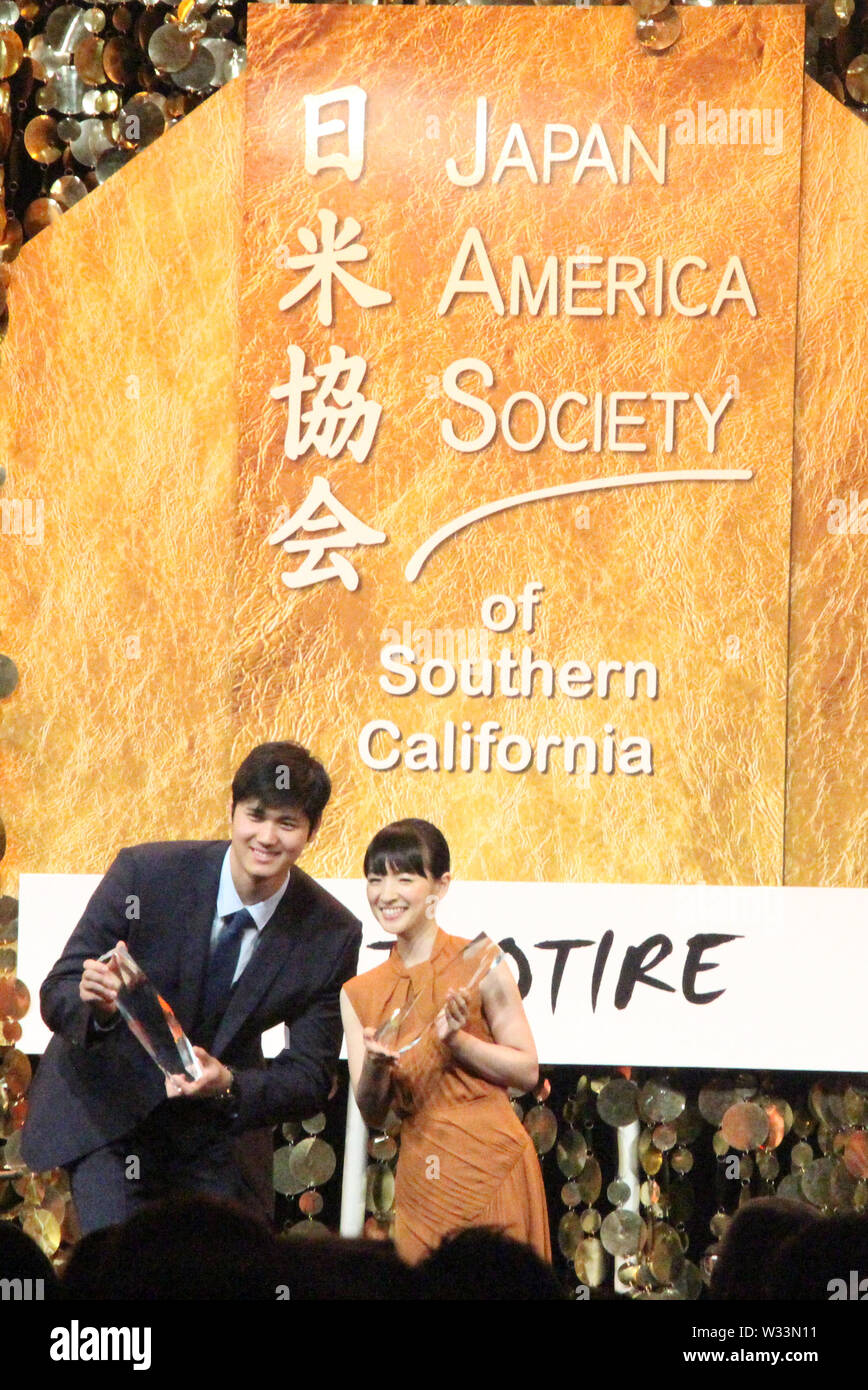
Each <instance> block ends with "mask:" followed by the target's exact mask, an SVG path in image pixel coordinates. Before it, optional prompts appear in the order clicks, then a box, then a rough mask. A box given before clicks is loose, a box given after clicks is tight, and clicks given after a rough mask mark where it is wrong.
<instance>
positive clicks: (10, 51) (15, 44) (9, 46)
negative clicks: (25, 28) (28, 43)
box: [0, 29, 24, 77]
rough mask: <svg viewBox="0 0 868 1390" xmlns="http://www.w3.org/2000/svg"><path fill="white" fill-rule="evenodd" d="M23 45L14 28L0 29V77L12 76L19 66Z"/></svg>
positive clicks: (22, 54) (22, 55)
mask: <svg viewBox="0 0 868 1390" xmlns="http://www.w3.org/2000/svg"><path fill="white" fill-rule="evenodd" d="M23 57H24V45H23V43H22V42H21V40H20V38H19V37H18V35H17V34H16V32H15V30H14V29H0V77H12V76H13V74H14V73H16V72H17V71H18V69H19V68H20V67H21V60H22V58H23Z"/></svg>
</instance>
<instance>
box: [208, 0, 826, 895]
mask: <svg viewBox="0 0 868 1390" xmlns="http://www.w3.org/2000/svg"><path fill="white" fill-rule="evenodd" d="M683 18H684V28H685V32H684V35H683V37H682V38H681V40H679V42H678V44H677V45H676V46H675V47H674V48H673V49H671V50H670V51H669V52H667V53H666V54H665V56H663V57H657V58H655V57H653V56H651V55H649V54H648V53H646V52H645V51H644V50H643V49H642V48H641V46H640V45H639V44H638V43H637V42H636V40H635V37H634V33H633V18H632V15H631V14H629V13H627V12H626V11H625V10H624V9H620V10H619V9H604V8H580V9H573V10H565V11H558V10H546V11H534V10H522V9H516V10H514V11H512V10H503V9H500V10H487V9H485V8H475V9H474V8H471V9H448V8H443V9H434V8H431V9H425V8H418V9H417V8H414V9H409V8H407V9H396V10H390V11H386V12H381V11H379V10H374V11H371V12H369V13H359V12H358V10H355V9H342V8H340V7H317V6H313V7H311V6H298V7H291V8H290V9H288V10H287V9H283V8H280V7H272V6H268V7H266V6H260V7H254V8H253V9H252V10H251V15H250V31H249V53H250V66H249V68H248V72H247V77H246V101H247V121H246V135H245V192H244V203H245V242H244V254H243V258H242V271H241V344H242V345H241V443H240V492H239V513H238V535H237V546H236V550H235V554H236V561H237V569H236V603H235V643H234V661H235V690H236V697H237V715H238V720H239V726H240V734H239V737H238V745H237V746H238V747H239V749H240V748H241V747H242V746H243V745H249V744H250V743H252V742H254V741H256V740H257V739H259V738H261V737H262V736H265V735H273V733H274V731H275V730H277V729H283V730H285V731H286V732H288V733H289V732H291V733H293V734H294V735H295V736H297V737H299V738H301V739H303V740H305V741H306V742H308V743H310V744H311V745H313V746H314V747H315V748H316V749H317V750H318V752H319V753H320V754H321V755H322V756H323V758H324V759H325V761H326V762H327V764H328V766H329V769H330V771H331V772H332V773H333V775H334V780H335V786H336V799H335V810H334V813H330V819H329V828H328V835H327V837H326V835H325V834H324V837H323V841H324V842H323V847H322V851H321V855H320V862H321V863H323V862H324V864H325V867H326V871H327V872H328V873H330V874H332V875H333V876H335V877H338V878H347V877H355V876H357V875H358V873H359V871H360V864H361V858H362V853H363V850H364V846H365V843H366V841H367V839H368V838H369V837H370V835H371V834H372V833H373V832H374V831H375V830H376V829H377V828H378V827H379V826H380V825H381V824H382V823H383V822H384V821H387V820H390V819H393V818H396V817H398V816H402V815H413V814H415V815H424V816H427V817H428V818H430V819H432V820H434V821H436V822H438V823H439V824H440V825H442V827H443V829H444V830H445V832H446V834H447V837H448V838H449V840H450V843H451V844H452V847H453V852H454V858H455V861H456V866H457V867H458V869H459V872H460V873H461V874H462V876H464V877H466V878H472V879H480V880H486V881H489V882H491V883H496V882H498V881H501V882H503V881H506V882H516V881H536V882H541V881H548V882H564V883H576V882H592V881H596V882H616V881H629V882H645V883H654V882H656V883H677V882H684V883H697V882H718V883H729V884H737V883H744V884H749V883H761V884H775V883H779V882H780V881H781V876H782V846H783V823H784V770H785V712H786V662H787V611H788V608H787V605H788V577H789V532H790V485H791V465H792V432H793V375H794V349H795V338H794V331H795V296H796V266H797V237H798V198H799V172H800V140H801V136H800V131H801V90H802V76H801V62H802V24H803V17H802V14H801V12H798V11H795V10H791V9H789V8H778V7H775V8H764V9H759V10H755V11H753V10H752V11H738V12H737V14H736V12H734V11H730V12H727V11H725V10H720V11H715V12H714V13H710V14H709V13H705V12H702V13H699V12H694V11H690V10H686V11H684V14H683ZM326 839H327V841H328V843H326Z"/></svg>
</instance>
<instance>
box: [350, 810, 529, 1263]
mask: <svg viewBox="0 0 868 1390" xmlns="http://www.w3.org/2000/svg"><path fill="white" fill-rule="evenodd" d="M449 868H450V862H449V846H448V845H447V843H446V840H445V839H444V837H443V835H442V834H441V832H440V831H439V830H438V829H437V828H436V826H433V825H431V824H430V823H429V822H428V821H423V820H403V821H397V822H396V823H395V824H393V825H387V826H386V827H385V829H383V830H381V831H379V832H378V834H377V835H375V837H374V839H373V840H372V841H371V843H370V845H369V846H368V850H367V853H366V855H365V876H366V878H367V884H368V902H369V903H370V905H371V909H372V911H373V913H374V916H375V917H376V919H377V921H378V922H379V923H380V925H381V926H382V927H383V928H384V929H385V930H386V931H387V932H389V934H390V935H392V936H394V937H395V938H396V940H395V944H394V946H393V947H392V950H391V953H390V955H389V957H388V959H387V960H386V961H384V963H383V964H382V965H380V966H377V967H376V968H375V969H374V970H369V971H367V972H366V973H365V974H364V975H357V976H356V977H355V979H353V980H349V981H348V982H347V984H346V985H345V986H344V988H343V990H342V991H341V1013H342V1017H343V1022H344V1029H345V1031H346V1036H347V1054H348V1057H349V1065H350V1079H351V1081H352V1086H353V1091H354V1094H355V1097H356V1101H357V1102H358V1106H359V1109H360V1111H361V1112H362V1116H363V1118H364V1119H365V1122H366V1123H367V1124H368V1125H370V1126H371V1127H372V1128H374V1129H380V1128H382V1126H383V1124H384V1122H385V1120H386V1116H387V1114H388V1112H389V1110H390V1109H391V1110H393V1111H394V1113H395V1114H396V1115H397V1116H398V1117H399V1118H400V1119H401V1121H402V1125H401V1152H400V1156H399V1159H398V1171H397V1177H396V1187H395V1212H396V1215H395V1244H396V1247H397V1250H398V1253H399V1254H400V1255H401V1256H402V1257H403V1258H404V1259H405V1260H408V1261H409V1262H410V1263H416V1262H417V1261H419V1260H421V1259H424V1257H425V1256H426V1255H428V1254H430V1252H431V1251H432V1250H434V1249H436V1247H437V1246H438V1245H439V1243H440V1241H441V1240H442V1238H443V1237H444V1236H445V1235H447V1234H448V1233H449V1232H451V1231H454V1230H458V1229H460V1228H462V1227H466V1226H493V1227H497V1228H499V1229H500V1230H501V1231H503V1232H504V1234H506V1235H508V1236H512V1237H513V1238H514V1239H515V1240H520V1241H523V1242H524V1243H525V1244H527V1245H531V1246H533V1248H534V1249H535V1250H536V1252H537V1253H538V1254H539V1255H540V1256H542V1258H543V1259H546V1260H550V1259H551V1246H550V1242H549V1227H548V1215H547V1211H546V1202H545V1192H544V1189H543V1183H542V1175H541V1173H540V1167H539V1160H538V1159H537V1156H536V1152H535V1150H534V1147H533V1144H532V1143H531V1140H530V1137H529V1135H528V1134H527V1132H526V1130H525V1129H524V1127H523V1126H522V1124H521V1123H520V1121H519V1120H518V1118H517V1116H516V1115H515V1112H514V1111H513V1109H512V1106H511V1105H510V1103H509V1098H508V1096H507V1089H508V1088H509V1087H514V1088H515V1089H517V1090H519V1091H522V1092H524V1091H530V1090H532V1089H533V1087H534V1086H535V1085H536V1084H537V1079H538V1075H539V1068H538V1064H537V1055H536V1048H535V1047H534V1041H533V1036H532V1034H531V1031H530V1027H529V1025H528V1021H527V1018H526V1017H525V1012H524V1008H523V1006H522V1002H521V996H520V995H519V992H518V987H517V985H516V983H515V981H514V979H513V977H512V973H511V971H510V970H509V967H508V966H507V965H506V963H505V962H502V963H501V964H500V965H498V966H496V967H495V968H494V969H493V970H492V971H491V972H490V973H489V974H488V975H487V976H486V977H485V978H484V979H483V981H482V983H481V985H480V986H479V987H477V988H476V989H474V990H472V991H470V992H468V991H467V990H466V989H459V990H455V989H451V988H449V986H448V973H447V976H446V978H443V972H444V970H446V968H447V967H448V965H449V963H450V962H451V961H452V960H453V959H454V958H455V957H456V956H457V955H458V954H459V953H460V952H461V951H462V950H463V948H464V947H465V946H466V945H467V941H466V940H463V939H461V938H460V937H455V936H447V935H446V933H445V932H443V931H441V929H440V928H439V927H438V925H437V920H436V910H437V904H438V903H439V901H440V899H441V898H442V897H443V895H444V893H445V892H446V890H447V888H448V886H449V881H450V873H449ZM411 997H412V998H413V999H415V1001H416V1002H415V1004H414V1009H413V1019H414V1031H415V1029H416V1027H417V1025H418V1027H420V1028H421V1026H422V1024H423V1023H425V1022H427V1021H431V1023H432V1025H433V1026H431V1027H429V1028H428V1029H427V1031H426V1032H425V1034H424V1036H423V1037H422V1040H421V1041H420V1042H418V1043H417V1044H416V1046H415V1047H413V1048H411V1049H409V1050H408V1051H406V1052H405V1053H403V1055H399V1054H398V1053H397V1052H395V1051H393V1050H391V1049H390V1048H389V1047H387V1046H385V1045H384V1044H383V1043H380V1042H378V1041H377V1039H376V1036H375V1034H376V1032H377V1030H378V1028H379V1027H380V1025H381V1024H382V1023H384V1022H385V1021H386V1020H387V1019H389V1018H391V1017H392V1015H393V1014H394V1013H395V1011H396V1010H397V1009H399V1008H401V1007H402V1006H403V1005H404V1004H405V1003H406V1002H407V1001H408V999H410V998H411Z"/></svg>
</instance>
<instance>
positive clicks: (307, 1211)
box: [298, 1188, 323, 1216]
mask: <svg viewBox="0 0 868 1390" xmlns="http://www.w3.org/2000/svg"><path fill="white" fill-rule="evenodd" d="M322 1206H323V1202H322V1197H321V1196H320V1194H319V1193H318V1192H317V1190H316V1188H310V1189H309V1190H308V1191H307V1192H302V1194H301V1196H300V1197H299V1199H298V1209H299V1211H300V1212H301V1213H302V1215H303V1216H319V1214H320V1212H321V1211H322Z"/></svg>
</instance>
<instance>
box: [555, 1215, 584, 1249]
mask: <svg viewBox="0 0 868 1390" xmlns="http://www.w3.org/2000/svg"><path fill="white" fill-rule="evenodd" d="M581 1239H582V1222H581V1218H580V1217H579V1214H578V1212H575V1211H568V1212H565V1213H564V1215H563V1216H562V1217H561V1219H560V1221H559V1222H558V1249H559V1250H560V1252H561V1254H562V1255H563V1256H564V1257H565V1258H566V1259H568V1260H572V1259H574V1258H575V1254H576V1250H577V1249H578V1245H579V1241H580V1240H581Z"/></svg>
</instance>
